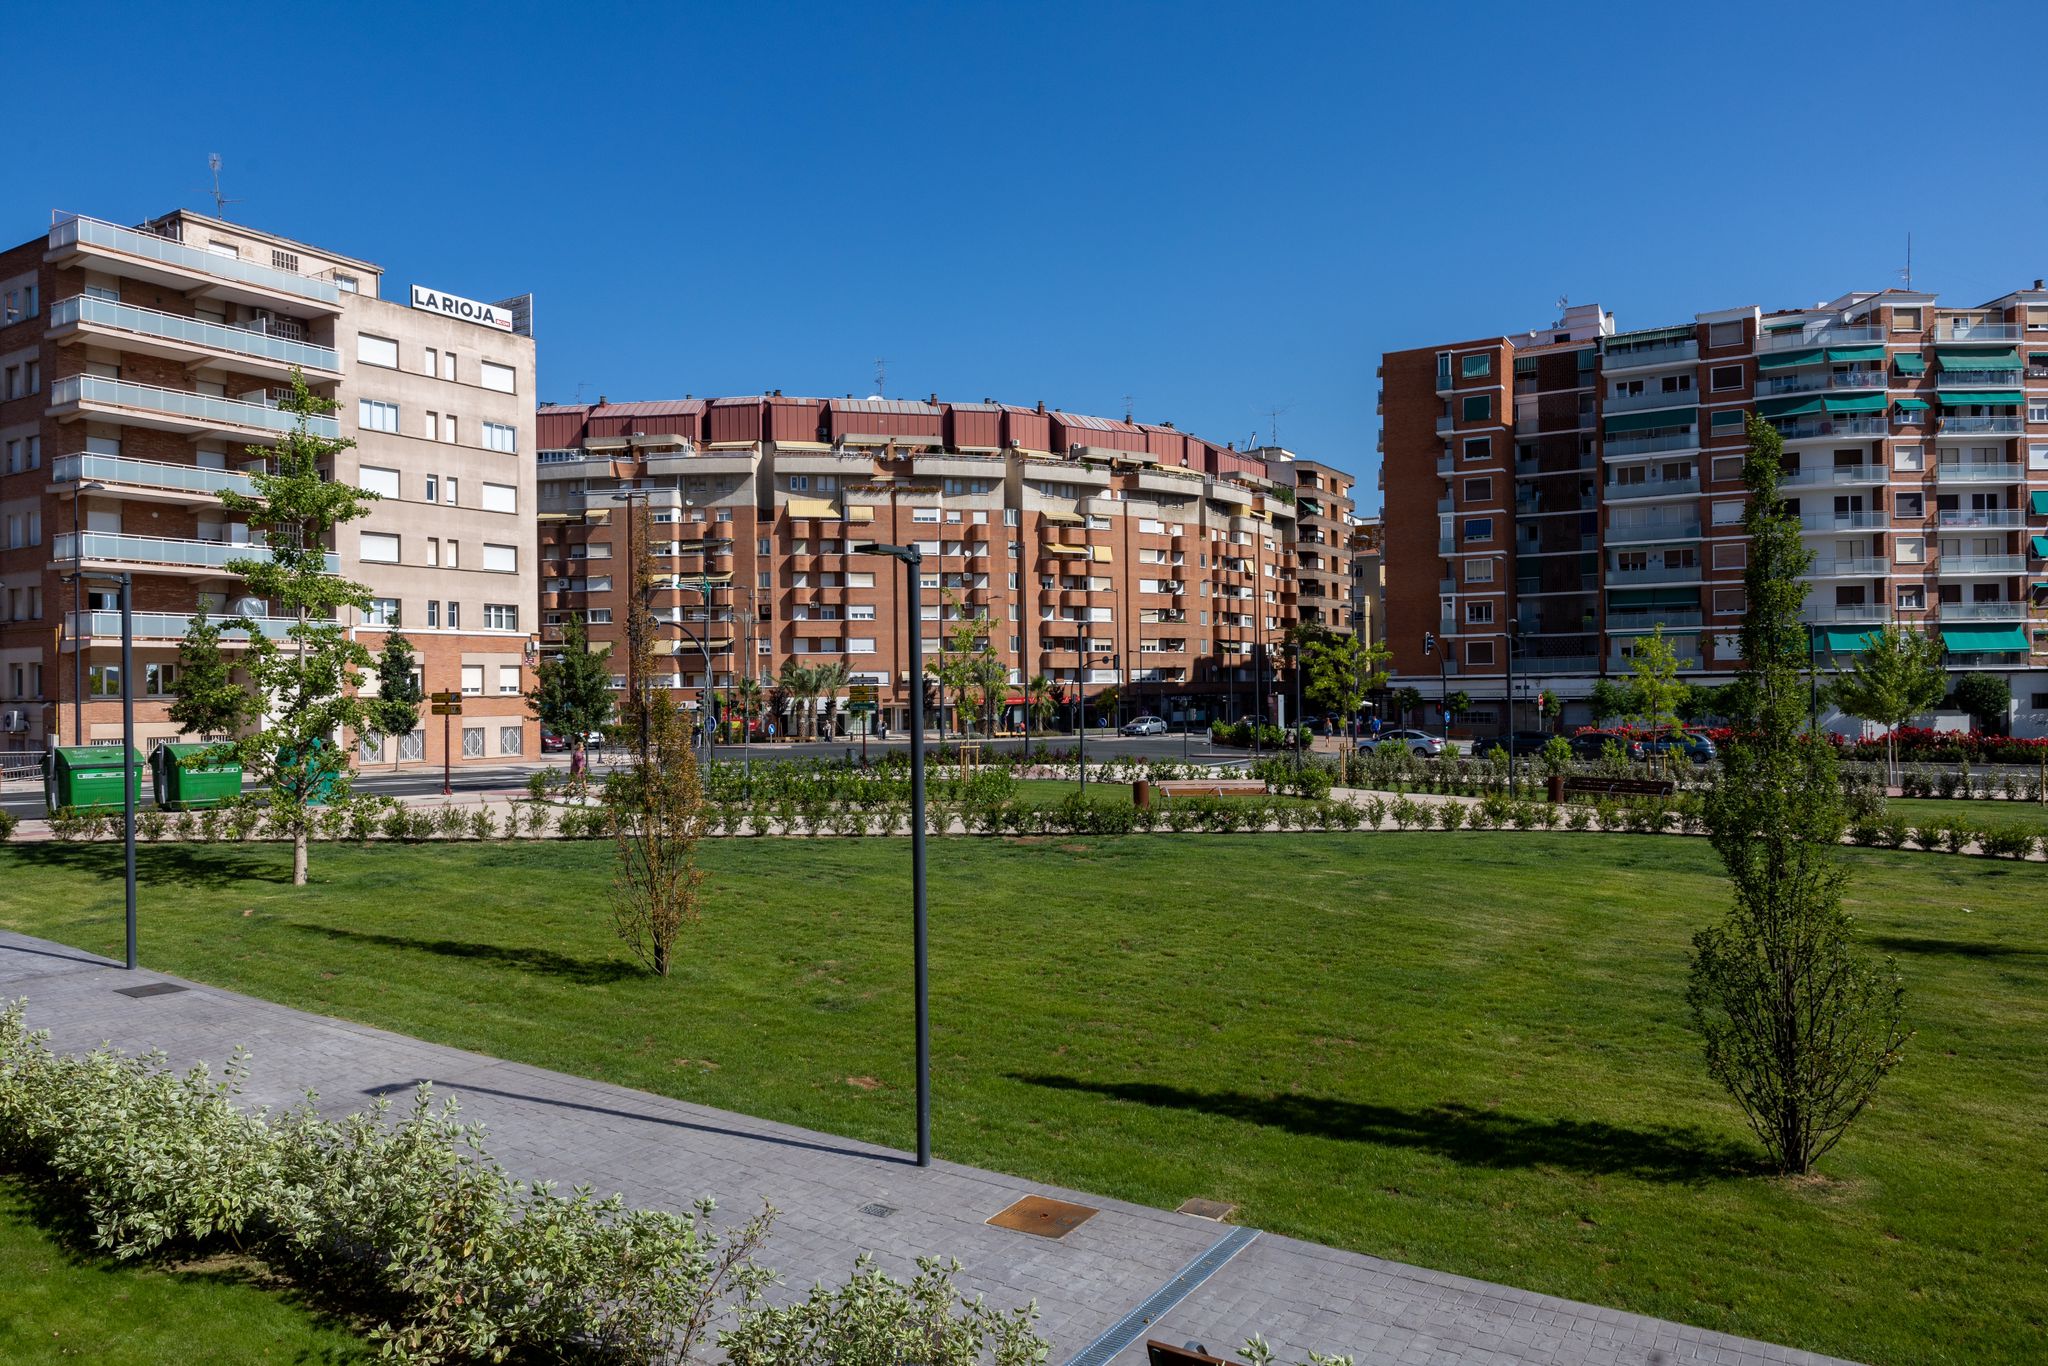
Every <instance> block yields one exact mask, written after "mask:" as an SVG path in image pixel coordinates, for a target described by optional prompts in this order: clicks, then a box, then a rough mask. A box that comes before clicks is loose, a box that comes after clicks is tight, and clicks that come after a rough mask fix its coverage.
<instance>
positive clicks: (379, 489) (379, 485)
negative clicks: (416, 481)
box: [356, 465, 398, 498]
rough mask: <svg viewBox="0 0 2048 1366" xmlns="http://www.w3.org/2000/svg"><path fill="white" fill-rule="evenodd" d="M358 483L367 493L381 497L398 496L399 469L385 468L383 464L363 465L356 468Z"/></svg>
mask: <svg viewBox="0 0 2048 1366" xmlns="http://www.w3.org/2000/svg"><path fill="white" fill-rule="evenodd" d="M356 484H357V485H358V486H359V487H360V488H362V489H363V491H364V492H366V493H374V494H376V495H377V496H378V497H379V498H396V497H397V496H398V471H397V470H392V469H385V468H384V467H383V466H381V465H362V466H359V467H358V468H357V470H356Z"/></svg>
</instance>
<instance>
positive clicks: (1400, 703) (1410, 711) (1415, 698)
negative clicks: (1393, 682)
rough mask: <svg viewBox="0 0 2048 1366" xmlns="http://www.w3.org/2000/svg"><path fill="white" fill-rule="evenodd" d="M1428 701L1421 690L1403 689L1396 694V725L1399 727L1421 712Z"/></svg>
mask: <svg viewBox="0 0 2048 1366" xmlns="http://www.w3.org/2000/svg"><path fill="white" fill-rule="evenodd" d="M1426 702H1427V699H1426V698H1424V697H1423V695H1422V689H1420V688H1401V689H1399V690H1397V691H1396V692H1395V693H1394V713H1395V718H1396V719H1395V722H1394V724H1396V725H1399V724H1400V723H1401V722H1403V721H1406V720H1407V719H1408V718H1409V717H1411V716H1413V715H1415V714H1416V713H1417V712H1419V711H1421V710H1422V708H1423V706H1424V705H1425V704H1426Z"/></svg>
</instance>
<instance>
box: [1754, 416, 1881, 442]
mask: <svg viewBox="0 0 2048 1366" xmlns="http://www.w3.org/2000/svg"><path fill="white" fill-rule="evenodd" d="M1771 425H1772V426H1774V427H1776V428H1777V429H1778V435H1779V436H1781V437H1783V438H1784V439H1785V440H1787V441H1812V440H1815V439H1816V438H1821V437H1826V438H1830V439H1833V440H1838V441H1839V440H1842V439H1845V438H1851V437H1857V438H1861V437H1873V436H1888V435H1890V434H1891V425H1890V424H1889V423H1887V422H1886V421H1885V420H1884V419H1883V418H1881V417H1822V418H1813V419H1810V420H1808V421H1804V422H1774V423H1772V424H1771Z"/></svg>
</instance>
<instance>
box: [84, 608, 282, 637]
mask: <svg viewBox="0 0 2048 1366" xmlns="http://www.w3.org/2000/svg"><path fill="white" fill-rule="evenodd" d="M65 615H66V616H67V617H68V618H69V619H70V622H71V638H72V639H73V640H77V639H80V638H93V637H100V638H105V637H108V636H111V637H113V638H114V639H115V640H119V639H120V638H121V614H120V613H119V612H68V613H66V614H65ZM193 615H194V614H193V613H190V612H137V613H135V614H134V623H135V639H137V640H181V639H183V638H184V635H185V632H186V631H187V630H188V629H189V628H190V627H191V624H192V618H193ZM207 619H208V620H210V621H214V622H220V623H222V624H223V627H224V629H223V632H222V633H223V634H224V635H225V636H227V637H228V638H229V640H230V642H232V641H233V640H234V639H235V638H238V637H241V636H246V635H247V634H248V632H247V631H245V630H243V629H242V628H240V627H238V626H229V625H226V624H225V621H224V617H223V614H222V613H219V612H211V613H208V614H207ZM249 620H250V621H253V622H255V623H256V629H257V630H258V631H259V632H261V633H262V634H263V635H266V636H268V637H269V638H270V639H272V640H283V639H284V638H285V632H286V631H288V630H290V629H291V628H292V627H293V626H296V625H297V624H298V619H297V618H295V617H250V618H249Z"/></svg>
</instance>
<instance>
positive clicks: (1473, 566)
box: [1465, 559, 1493, 583]
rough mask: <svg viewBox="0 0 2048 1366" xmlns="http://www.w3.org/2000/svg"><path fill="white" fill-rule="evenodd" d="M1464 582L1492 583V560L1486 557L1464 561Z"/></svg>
mask: <svg viewBox="0 0 2048 1366" xmlns="http://www.w3.org/2000/svg"><path fill="white" fill-rule="evenodd" d="M1465 582H1466V583H1492V582H1493V561H1492V560H1488V559H1471V560H1467V561H1465Z"/></svg>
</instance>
